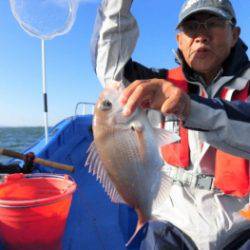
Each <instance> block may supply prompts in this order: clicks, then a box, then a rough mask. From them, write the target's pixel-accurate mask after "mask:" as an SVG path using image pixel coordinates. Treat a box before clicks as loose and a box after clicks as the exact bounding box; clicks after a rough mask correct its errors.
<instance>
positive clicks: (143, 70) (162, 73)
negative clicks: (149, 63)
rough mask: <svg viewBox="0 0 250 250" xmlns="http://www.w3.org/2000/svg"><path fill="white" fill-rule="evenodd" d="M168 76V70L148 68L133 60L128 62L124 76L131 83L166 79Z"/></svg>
mask: <svg viewBox="0 0 250 250" xmlns="http://www.w3.org/2000/svg"><path fill="white" fill-rule="evenodd" d="M166 75H167V70H166V69H154V68H147V67H145V66H143V65H142V64H140V63H138V62H134V61H132V59H130V60H129V61H128V62H127V64H126V65H125V68H124V76H125V78H126V79H127V80H128V81H130V82H133V81H135V80H143V79H152V78H159V79H166Z"/></svg>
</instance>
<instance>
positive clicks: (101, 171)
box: [85, 142, 126, 204]
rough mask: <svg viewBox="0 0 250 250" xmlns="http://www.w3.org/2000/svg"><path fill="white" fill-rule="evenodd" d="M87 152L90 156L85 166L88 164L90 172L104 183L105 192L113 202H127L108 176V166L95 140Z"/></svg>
mask: <svg viewBox="0 0 250 250" xmlns="http://www.w3.org/2000/svg"><path fill="white" fill-rule="evenodd" d="M87 152H88V157H87V160H86V163H85V166H88V170H89V173H92V174H93V175H96V179H97V180H98V181H99V182H100V183H101V184H102V186H103V188H104V190H105V192H106V193H107V194H108V196H109V197H110V199H111V201H112V202H114V203H125V204H126V202H125V201H124V200H123V199H122V197H121V196H120V195H119V193H118V192H117V191H116V188H115V186H114V184H113V183H112V181H111V179H110V177H109V176H108V173H107V171H106V168H105V166H104V165H103V163H102V161H101V159H100V157H99V154H98V152H97V150H96V147H95V143H94V142H92V144H91V145H90V147H89V149H88V151H87Z"/></svg>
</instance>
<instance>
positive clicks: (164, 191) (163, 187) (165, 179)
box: [152, 170, 173, 211]
mask: <svg viewBox="0 0 250 250" xmlns="http://www.w3.org/2000/svg"><path fill="white" fill-rule="evenodd" d="M159 183H160V184H159V188H158V190H157V194H156V197H155V199H154V201H153V206H152V210H153V211H154V210H157V209H158V208H159V207H161V205H162V204H163V203H164V201H166V200H167V199H168V197H169V192H170V188H171V186H172V183H173V182H172V180H171V178H170V177H169V176H168V175H167V173H166V172H164V171H162V170H161V172H160V182H159Z"/></svg>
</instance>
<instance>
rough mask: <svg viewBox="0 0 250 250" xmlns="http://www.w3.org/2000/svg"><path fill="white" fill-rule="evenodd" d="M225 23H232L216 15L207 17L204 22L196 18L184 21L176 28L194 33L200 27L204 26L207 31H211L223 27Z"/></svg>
mask: <svg viewBox="0 0 250 250" xmlns="http://www.w3.org/2000/svg"><path fill="white" fill-rule="evenodd" d="M227 24H231V25H233V23H232V21H230V20H225V19H222V18H218V17H212V18H209V19H207V20H206V21H204V22H199V21H197V20H188V21H184V22H183V23H182V24H181V25H180V26H179V27H178V29H179V30H180V31H183V32H184V33H188V34H189V33H191V34H195V33H197V32H198V31H199V30H200V29H201V27H204V28H205V29H206V30H208V31H212V30H220V29H224V28H225V27H226V25H227Z"/></svg>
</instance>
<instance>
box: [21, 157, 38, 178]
mask: <svg viewBox="0 0 250 250" xmlns="http://www.w3.org/2000/svg"><path fill="white" fill-rule="evenodd" d="M34 159H35V154H34V153H33V152H29V153H27V154H25V159H24V166H23V169H22V172H23V173H25V174H28V173H31V172H32V171H33V170H34V165H33V161H34Z"/></svg>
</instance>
